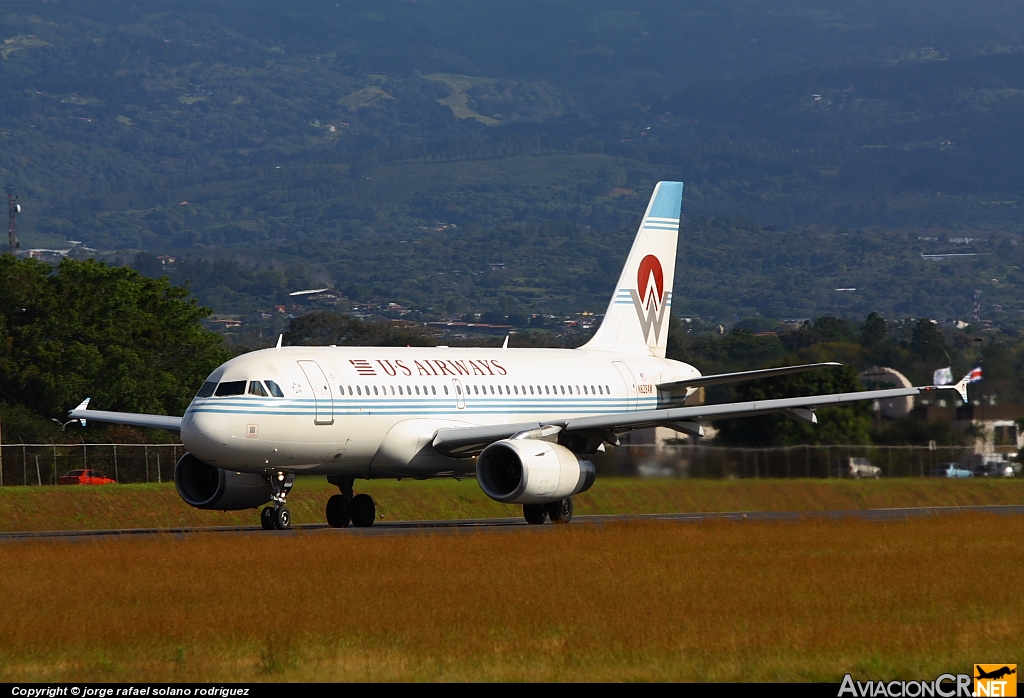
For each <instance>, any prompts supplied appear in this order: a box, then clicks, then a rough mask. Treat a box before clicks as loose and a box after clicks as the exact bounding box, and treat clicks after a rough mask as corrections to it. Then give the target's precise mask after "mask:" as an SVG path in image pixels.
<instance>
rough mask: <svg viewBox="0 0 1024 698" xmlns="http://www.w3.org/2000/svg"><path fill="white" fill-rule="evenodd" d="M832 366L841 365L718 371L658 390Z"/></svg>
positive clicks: (671, 383)
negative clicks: (729, 371)
mask: <svg viewBox="0 0 1024 698" xmlns="http://www.w3.org/2000/svg"><path fill="white" fill-rule="evenodd" d="M833 366H842V364H841V363H838V362H836V361H829V362H826V363H822V364H802V365H800V366H782V367H779V368H764V369H759V370H757V371H739V372H737V373H718V374H714V375H710V376H697V377H696V378H687V379H686V380H681V381H672V382H670V383H659V384H658V388H659V389H660V390H668V391H671V390H683V389H684V388H701V387H704V386H707V385H719V384H721V383H736V382H739V381H749V380H756V379H758V378H774V377H775V376H785V375H788V374H790V373H803V372H804V371H814V370H817V369H819V368H831V367H833Z"/></svg>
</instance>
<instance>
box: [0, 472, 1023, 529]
mask: <svg viewBox="0 0 1024 698" xmlns="http://www.w3.org/2000/svg"><path fill="white" fill-rule="evenodd" d="M356 491H357V492H367V493H369V494H371V495H373V497H374V499H376V500H377V505H378V509H377V510H378V513H379V514H381V515H382V516H383V518H384V520H385V521H396V520H405V521H413V520H424V519H464V518H490V517H500V516H516V517H518V516H520V515H521V513H522V512H521V509H520V508H519V507H516V506H511V505H507V504H499V503H498V502H495V501H493V500H490V499H488V498H487V496H486V495H484V493H483V492H482V491H481V490H480V487H479V486H478V485H477V483H476V481H475V480H463V481H462V482H455V481H454V480H435V481H426V482H416V481H409V480H405V481H402V482H394V481H388V480H375V481H370V482H366V481H357V482H356ZM336 492H337V489H336V488H334V487H332V486H330V485H328V484H327V483H326V481H325V480H324V479H323V478H299V480H298V482H297V484H296V485H295V489H294V490H293V492H292V494H291V495H290V496H289V498H288V506H289V508H291V510H292V514H293V517H294V520H295V522H296V523H314V522H321V523H322V522H324V521H325V517H324V505H325V504H326V502H327V498H328V497H330V496H331V494H334V493H336ZM574 501H575V503H576V513H577V514H650V513H667V512H698V511H823V510H840V509H870V508H879V507H915V506H964V505H970V504H1024V479H1021V480H1002V479H995V478H993V479H989V478H979V479H977V480H966V481H965V480H948V479H945V478H935V479H917V478H914V479H893V480H877V481H853V480H839V479H833V480H638V479H629V478H614V477H613V478H603V477H602V478H598V481H597V483H596V484H595V485H594V487H593V488H592V489H591V490H590V491H588V492H584V493H583V494H582V495H579V496H577V497H575V498H574ZM257 522H258V512H257V511H254V510H248V511H235V512H220V511H200V510H198V509H193V508H192V507H190V506H188V505H187V504H185V503H184V502H183V501H181V499H180V498H179V497H178V495H177V494H176V493H175V491H174V486H173V485H170V484H167V483H165V484H163V485H111V486H106V487H4V488H0V531H53V530H72V529H105V528H168V527H178V526H225V525H240V524H241V525H247V526H251V525H255V524H257Z"/></svg>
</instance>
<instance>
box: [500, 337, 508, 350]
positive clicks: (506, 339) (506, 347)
mask: <svg viewBox="0 0 1024 698" xmlns="http://www.w3.org/2000/svg"><path fill="white" fill-rule="evenodd" d="M501 348H502V349H508V335H505V341H504V342H502V344H501Z"/></svg>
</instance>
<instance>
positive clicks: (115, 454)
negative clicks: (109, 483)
mask: <svg viewBox="0 0 1024 698" xmlns="http://www.w3.org/2000/svg"><path fill="white" fill-rule="evenodd" d="M113 446H114V482H120V480H119V479H118V477H117V444H113Z"/></svg>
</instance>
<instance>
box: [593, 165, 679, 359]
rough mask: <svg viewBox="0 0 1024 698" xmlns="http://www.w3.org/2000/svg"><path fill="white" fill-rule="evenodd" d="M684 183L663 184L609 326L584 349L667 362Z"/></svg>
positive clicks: (628, 262) (640, 233)
mask: <svg viewBox="0 0 1024 698" xmlns="http://www.w3.org/2000/svg"><path fill="white" fill-rule="evenodd" d="M682 200H683V183H682V182H658V184H657V185H656V186H655V187H654V194H653V195H652V196H651V202H650V203H649V204H648V205H647V212H646V213H645V214H644V217H643V220H642V221H641V222H640V229H639V230H638V231H637V234H636V238H635V239H634V240H633V248H632V249H631V250H630V251H629V257H627V258H626V266H625V267H624V268H623V269H622V275H621V276H620V277H619V283H618V284H617V285H616V286H615V293H614V295H612V299H611V302H610V303H609V304H608V310H607V311H606V312H605V314H604V320H603V321H602V322H601V326H600V327H599V328H598V329H597V333H596V334H595V335H594V336H593V338H591V340H590V341H589V342H587V343H586V344H585V345H583V346H582V347H581V348H582V349H587V350H590V351H607V352H615V353H619V354H635V355H639V356H658V357H664V356H665V348H666V346H667V344H668V317H669V313H670V312H671V307H672V281H673V277H674V276H675V270H676V242H677V241H678V239H679V209H680V207H681V206H682Z"/></svg>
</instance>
